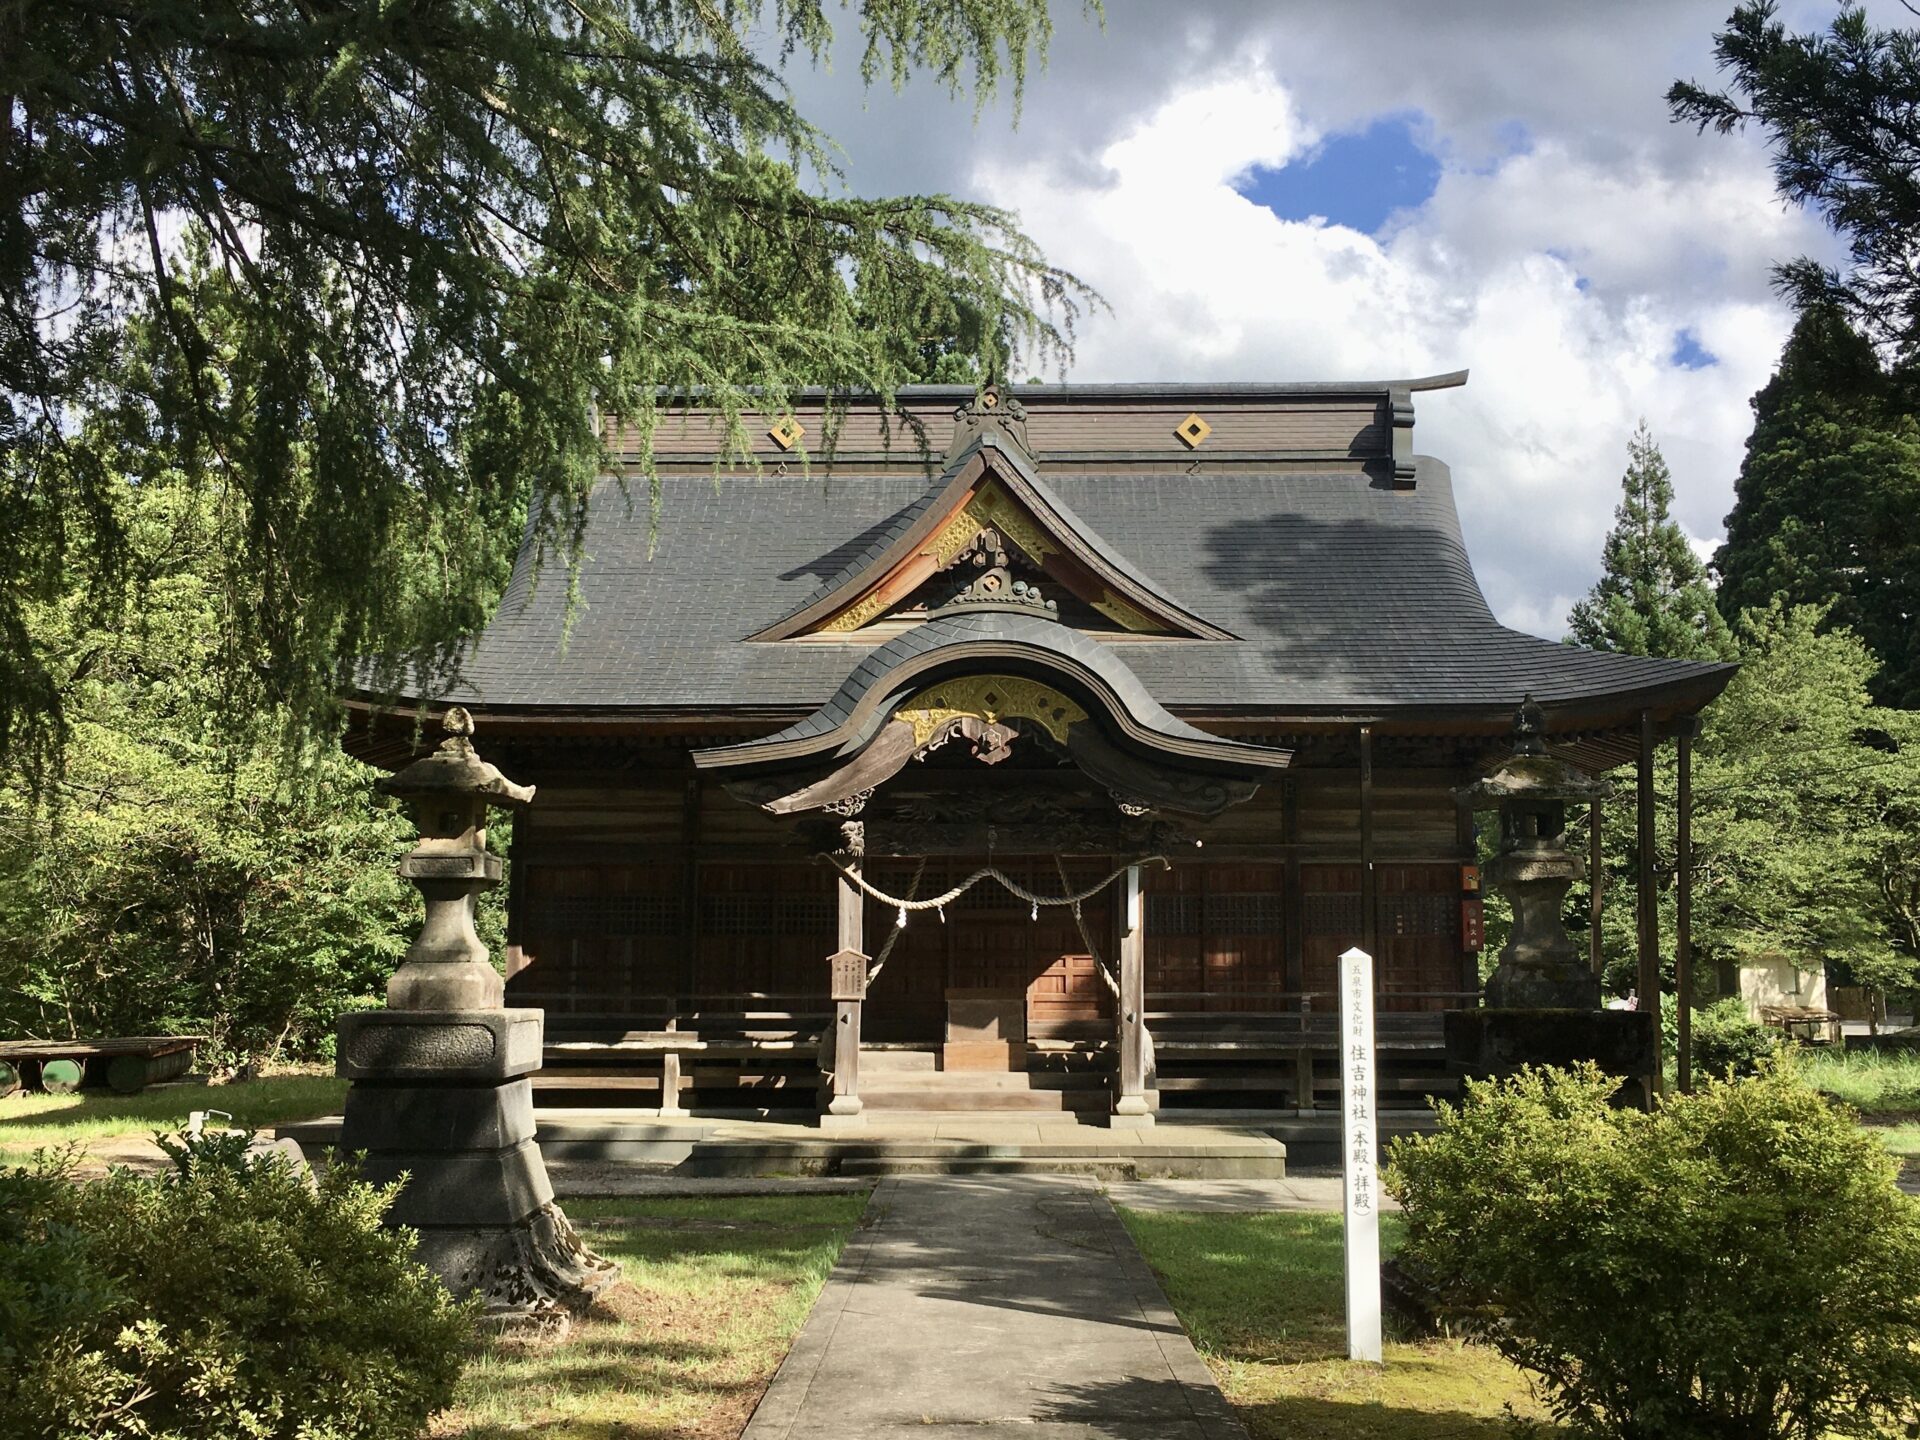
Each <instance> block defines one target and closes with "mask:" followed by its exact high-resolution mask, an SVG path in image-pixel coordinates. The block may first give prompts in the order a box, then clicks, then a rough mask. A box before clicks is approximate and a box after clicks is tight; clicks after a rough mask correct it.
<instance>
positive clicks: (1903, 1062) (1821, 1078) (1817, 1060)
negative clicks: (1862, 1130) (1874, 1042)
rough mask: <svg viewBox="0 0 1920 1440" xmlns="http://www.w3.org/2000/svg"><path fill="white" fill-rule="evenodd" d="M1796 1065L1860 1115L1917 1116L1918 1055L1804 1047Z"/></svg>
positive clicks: (1812, 1081) (1919, 1087)
mask: <svg viewBox="0 0 1920 1440" xmlns="http://www.w3.org/2000/svg"><path fill="white" fill-rule="evenodd" d="M1798 1068H1799V1072H1800V1074H1801V1076H1802V1077H1804V1078H1805V1080H1806V1082H1807V1083H1808V1084H1809V1085H1811V1086H1813V1088H1814V1089H1816V1090H1818V1091H1820V1092H1821V1093H1822V1094H1824V1095H1830V1096H1832V1097H1833V1098H1834V1099H1835V1100H1844V1101H1845V1102H1846V1103H1847V1104H1849V1105H1851V1106H1853V1107H1854V1108H1855V1109H1856V1110H1858V1111H1860V1112H1861V1113H1862V1114H1864V1115H1870V1116H1885V1117H1887V1118H1889V1119H1891V1118H1893V1117H1896V1116H1920V1054H1914V1053H1911V1052H1906V1051H1884V1052H1883V1051H1875V1050H1849V1051H1839V1050H1826V1049H1808V1050H1806V1051H1805V1052H1803V1053H1802V1055H1801V1056H1800V1057H1799V1060H1798Z"/></svg>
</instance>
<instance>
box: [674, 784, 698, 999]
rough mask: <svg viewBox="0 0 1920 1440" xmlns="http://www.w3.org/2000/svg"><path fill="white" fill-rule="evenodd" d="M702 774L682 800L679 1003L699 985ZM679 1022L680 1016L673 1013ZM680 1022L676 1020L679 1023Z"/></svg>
mask: <svg viewBox="0 0 1920 1440" xmlns="http://www.w3.org/2000/svg"><path fill="white" fill-rule="evenodd" d="M700 799H701V796H700V778H699V777H698V776H695V777H694V778H693V779H691V780H689V781H687V788H686V793H685V794H684V795H683V796H682V797H681V801H680V857H681V858H680V1004H681V1005H688V1004H689V1003H690V997H691V996H692V995H693V993H694V992H695V991H696V990H697V989H699V986H700ZM672 1018H673V1019H674V1020H675V1021H676V1022H677V1020H678V1018H679V1017H678V1016H677V1015H676V1016H674V1017H672ZM675 1028H678V1027H677V1024H676V1027H675Z"/></svg>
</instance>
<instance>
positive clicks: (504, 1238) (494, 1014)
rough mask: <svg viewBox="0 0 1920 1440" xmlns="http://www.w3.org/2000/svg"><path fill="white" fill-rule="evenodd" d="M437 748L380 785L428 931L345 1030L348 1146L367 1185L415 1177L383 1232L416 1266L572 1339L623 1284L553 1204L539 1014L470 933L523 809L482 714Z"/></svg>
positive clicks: (522, 796)
mask: <svg viewBox="0 0 1920 1440" xmlns="http://www.w3.org/2000/svg"><path fill="white" fill-rule="evenodd" d="M445 725H446V729H447V738H446V739H445V740H443V741H441V743H440V747H439V749H437V750H435V751H434V752H433V754H431V755H429V756H427V757H426V758H424V759H422V760H417V761H415V762H414V763H413V764H411V765H409V766H407V767H406V768H405V769H404V770H401V771H400V772H399V773H398V774H396V775H393V776H391V777H389V778H388V779H386V780H384V781H382V782H381V784H380V788H381V789H382V790H384V791H385V792H386V793H387V794H389V795H393V796H396V797H398V798H399V799H401V800H403V801H405V802H406V804H407V807H408V809H409V810H410V811H411V812H412V815H413V820H414V823H415V824H416V825H417V826H418V827H419V829H420V843H419V844H418V845H417V846H416V847H415V848H414V850H413V852H412V853H411V854H409V855H408V856H407V857H406V858H405V859H404V860H402V861H401V862H400V873H401V874H402V875H403V876H405V877H406V878H407V879H409V880H411V881H412V882H413V883H414V884H415V885H417V886H419V888H420V893H421V894H422V895H423V896H424V897H425V899H426V902H427V917H426V923H425V924H423V925H422V926H421V927H420V934H419V935H418V936H417V937H416V938H415V939H414V942H413V944H412V945H411V946H410V947H409V948H408V950H407V955H406V959H405V960H404V961H403V962H402V963H401V965H400V967H399V969H397V970H396V971H395V972H394V975H393V978H392V980H390V981H389V982H388V984H387V1007H386V1009H384V1010H367V1011H361V1012H358V1013H355V1014H350V1015H343V1016H341V1017H340V1021H339V1027H338V1033H339V1055H338V1060H337V1070H338V1073H339V1074H340V1075H341V1076H343V1077H344V1078H346V1079H348V1080H351V1081H352V1082H353V1086H352V1089H350V1090H349V1091H348V1092H347V1102H346V1110H345V1114H344V1116H343V1119H342V1123H341V1129H340V1143H341V1148H342V1149H343V1150H345V1151H347V1152H348V1153H356V1152H359V1153H364V1155H365V1160H364V1162H363V1172H364V1174H365V1175H366V1177H367V1178H368V1179H369V1180H373V1181H376V1182H380V1183H387V1182H391V1181H394V1180H397V1179H399V1178H400V1177H401V1176H402V1175H404V1176H405V1177H406V1184H405V1187H404V1188H403V1189H402V1190H401V1192H400V1195H399V1197H398V1199H397V1200H396V1201H395V1202H394V1206H393V1209H392V1210H391V1211H389V1212H388V1217H387V1218H388V1221H389V1223H391V1224H394V1225H406V1226H409V1227H411V1228H413V1229H414V1230H416V1231H417V1232H418V1233H419V1250H418V1253H419V1257H420V1259H421V1261H422V1263H424V1264H425V1265H427V1266H428V1267H429V1268H430V1269H432V1270H433V1271H434V1272H435V1273H436V1274H438V1275H439V1276H440V1278H441V1279H442V1280H443V1281H445V1282H446V1284H447V1286H448V1288H449V1289H451V1290H452V1291H453V1292H454V1293H455V1294H457V1295H469V1294H478V1295H479V1296H480V1297H481V1299H482V1303H483V1306H484V1315H485V1317H486V1319H487V1320H488V1321H489V1322H490V1323H492V1324H493V1325H495V1326H497V1327H500V1328H535V1329H541V1330H548V1331H557V1330H564V1329H565V1328H566V1327H567V1325H568V1323H569V1317H570V1315H571V1313H572V1312H573V1311H575V1310H577V1309H580V1308H581V1307H582V1306H584V1305H585V1304H586V1303H588V1302H590V1301H591V1300H592V1299H593V1297H594V1296H596V1295H598V1294H599V1293H600V1292H601V1291H602V1290H604V1289H606V1288H607V1286H609V1285H610V1284H612V1282H613V1281H614V1279H615V1278H616V1277H617V1274H618V1272H617V1270H616V1269H615V1267H614V1266H613V1265H611V1264H610V1263H609V1262H607V1261H605V1260H602V1259H600V1258H599V1257H598V1256H597V1255H594V1254H593V1253H592V1252H591V1251H589V1250H587V1249H586V1248H585V1247H584V1246H583V1245H582V1244H581V1243H580V1241H579V1238H578V1237H577V1236H576V1235H575V1234H574V1231H573V1228H572V1226H570V1225H569V1224H568V1223H567V1218H566V1216H565V1215H563V1214H561V1212H560V1207H559V1206H557V1205H556V1204H554V1203H553V1186H552V1185H551V1183H549V1181H548V1179H547V1169H546V1164H545V1162H544V1161H542V1159H541V1158H540V1148H539V1146H538V1144H536V1143H535V1140H534V1125H533V1087H532V1081H531V1079H530V1078H529V1077H531V1075H532V1074H533V1072H534V1071H536V1070H538V1069H539V1068H540V1061H541V1039H542V1030H543V1022H544V1019H545V1016H544V1014H543V1013H542V1012H541V1011H539V1010H531V1009H507V1008H506V1007H505V1005H504V997H505V987H504V986H503V984H502V982H501V979H500V976H499V974H498V972H497V971H495V970H494V968H493V966H492V965H491V964H490V963H489V962H488V959H487V947H486V946H485V945H484V944H482V943H481V941H480V936H479V935H478V933H476V931H475V930H474V928H473V906H474V897H475V896H476V895H478V894H479V892H481V891H482V890H487V889H491V888H492V887H493V886H495V885H498V884H499V883H500V876H501V866H500V859H499V857H498V856H496V855H492V854H490V853H488V851H487V848H486V843H487V828H486V826H487V809H488V807H489V806H495V805H497V806H502V807H507V806H512V807H516V808H518V807H523V806H525V805H527V804H529V803H530V802H531V801H532V799H533V788H532V787H531V786H523V785H515V784H514V783H513V782H512V781H510V780H508V779H507V778H506V777H505V776H503V775H502V774H501V773H500V772H499V771H498V770H496V769H495V768H494V767H493V766H491V765H489V764H487V763H486V761H484V760H482V759H481V758H480V757H479V755H478V754H476V753H475V751H474V748H473V742H472V740H471V739H470V738H469V737H470V736H471V735H472V734H473V717H472V716H471V715H469V714H468V713H467V712H466V711H465V710H462V709H458V708H456V709H453V710H449V711H448V712H447V715H446V719H445Z"/></svg>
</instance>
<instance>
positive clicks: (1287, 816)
mask: <svg viewBox="0 0 1920 1440" xmlns="http://www.w3.org/2000/svg"><path fill="white" fill-rule="evenodd" d="M1280 843H1281V844H1282V845H1284V846H1285V847H1286V852H1285V857H1284V859H1285V864H1286V869H1285V871H1284V872H1283V873H1282V877H1281V880H1282V884H1283V885H1284V886H1285V894H1284V895H1283V896H1282V897H1281V904H1280V928H1281V932H1282V939H1281V944H1282V946H1283V947H1284V952H1283V954H1282V956H1281V964H1282V966H1283V975H1284V977H1285V978H1284V979H1282V981H1281V985H1282V987H1283V988H1285V989H1286V990H1288V991H1291V992H1292V993H1293V994H1294V995H1296V996H1297V995H1298V994H1299V993H1300V992H1301V991H1303V990H1305V989H1306V988H1307V965H1306V948H1307V947H1306V934H1307V931H1306V899H1305V897H1304V896H1303V895H1302V893H1301V889H1300V786H1299V782H1297V781H1296V780H1295V779H1294V778H1293V777H1292V776H1291V775H1289V776H1287V777H1285V778H1284V779H1282V780H1281V782H1280Z"/></svg>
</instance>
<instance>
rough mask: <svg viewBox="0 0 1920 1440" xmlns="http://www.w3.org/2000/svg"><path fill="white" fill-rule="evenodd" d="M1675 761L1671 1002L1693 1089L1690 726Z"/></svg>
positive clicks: (1684, 1080)
mask: <svg viewBox="0 0 1920 1440" xmlns="http://www.w3.org/2000/svg"><path fill="white" fill-rule="evenodd" d="M1675 746H1676V749H1675V755H1674V759H1675V763H1676V765H1677V767H1678V770H1679V776H1678V781H1679V783H1678V794H1677V795H1676V796H1675V801H1674V807H1675V809H1674V829H1675V831H1676V834H1675V840H1676V842H1677V843H1676V845H1675V849H1676V851H1677V852H1678V853H1677V854H1676V855H1675V857H1674V858H1675V863H1676V864H1677V865H1678V867H1679V868H1678V870H1677V871H1676V872H1675V877H1674V879H1675V884H1676V886H1677V887H1678V888H1677V890H1676V893H1675V895H1674V927H1673V980H1674V992H1675V993H1674V997H1673V1003H1674V1005H1675V1007H1677V1008H1676V1012H1675V1014H1674V1020H1675V1021H1676V1022H1677V1025H1678V1029H1679V1035H1678V1046H1677V1049H1678V1054H1677V1055H1676V1056H1675V1063H1676V1066H1677V1068H1678V1071H1679V1075H1678V1078H1679V1081H1680V1090H1681V1093H1682V1094H1685V1093H1687V1092H1689V1091H1691V1090H1692V1089H1693V730H1692V727H1691V726H1687V727H1685V728H1683V729H1682V730H1681V731H1680V734H1679V737H1678V739H1677V740H1676V742H1675Z"/></svg>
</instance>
